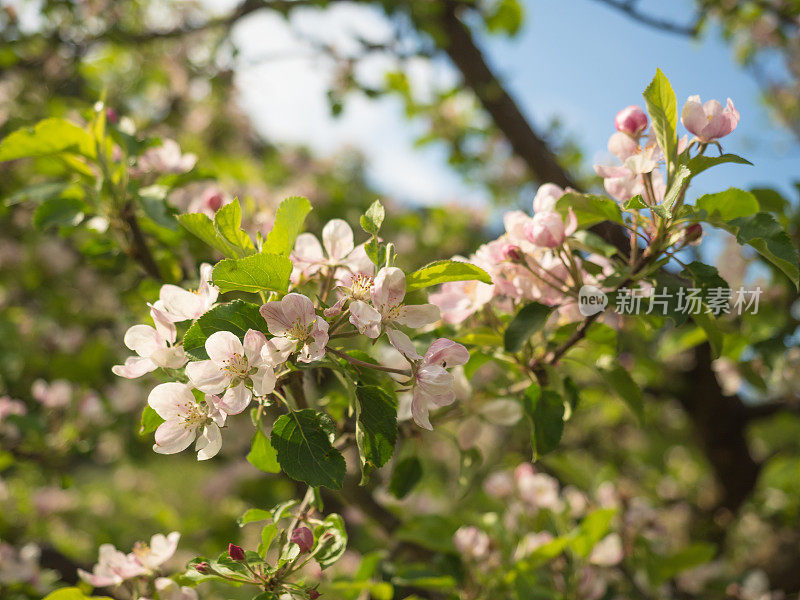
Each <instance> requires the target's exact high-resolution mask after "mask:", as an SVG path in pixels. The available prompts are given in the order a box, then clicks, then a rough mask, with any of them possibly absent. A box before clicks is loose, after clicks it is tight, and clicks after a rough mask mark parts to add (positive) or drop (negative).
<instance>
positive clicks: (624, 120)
mask: <svg viewBox="0 0 800 600" xmlns="http://www.w3.org/2000/svg"><path fill="white" fill-rule="evenodd" d="M614 127H616V128H617V131H619V132H620V133H624V134H626V135H629V136H631V137H636V136H638V135H639V134H640V133H642V132H643V131H644V130H645V129H646V128H647V114H646V113H645V112H644V111H643V110H642V109H641V108H640V107H638V106H636V105H635V104H631V105H630V106H627V107H625V108H623V109H622V110H621V111H619V112H618V113H617V116H616V117H614Z"/></svg>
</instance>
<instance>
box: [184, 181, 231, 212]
mask: <svg viewBox="0 0 800 600" xmlns="http://www.w3.org/2000/svg"><path fill="white" fill-rule="evenodd" d="M230 202H231V199H230V197H229V196H227V195H226V194H225V193H224V192H223V191H222V190H220V189H219V188H218V187H216V186H214V185H210V186H208V187H207V188H206V189H205V190H203V194H202V195H201V196H200V197H199V198H195V199H194V200H192V201H191V203H190V204H189V208H188V209H187V210H188V212H190V213H203V214H204V215H206V216H207V217H208V218H209V219H213V218H214V215H215V214H216V212H217V211H218V210H219V209H220V208H222V207H223V206H225V205H226V204H230Z"/></svg>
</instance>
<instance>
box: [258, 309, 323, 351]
mask: <svg viewBox="0 0 800 600" xmlns="http://www.w3.org/2000/svg"><path fill="white" fill-rule="evenodd" d="M261 316H262V317H264V320H265V321H266V322H267V328H268V329H269V332H270V333H271V334H272V335H274V336H275V337H274V338H272V339H271V340H270V344H268V345H267V346H266V347H265V349H264V350H263V351H262V355H263V358H264V360H265V361H281V358H283V360H284V361H285V360H286V358H288V356H289V355H290V354H291V353H292V352H295V351H297V349H298V346H299V347H300V349H299V351H300V356H299V357H298V359H299V360H300V361H301V362H314V361H315V360H320V359H321V358H322V357H323V356H325V346H326V345H327V343H328V322H327V321H325V319H321V318H319V317H318V316H317V314H316V313H315V312H314V304H313V302H311V300H309V299H308V298H306V297H305V296H303V295H302V294H294V293H292V294H286V295H285V296H284V297H283V298H281V299H280V300H274V301H272V302H267V303H266V304H264V305H263V306H262V307H261Z"/></svg>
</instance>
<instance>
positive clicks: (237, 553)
mask: <svg viewBox="0 0 800 600" xmlns="http://www.w3.org/2000/svg"><path fill="white" fill-rule="evenodd" d="M228 556H230V557H231V560H236V561H242V560H244V550H242V547H241V546H237V545H236V544H228Z"/></svg>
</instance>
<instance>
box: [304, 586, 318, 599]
mask: <svg viewBox="0 0 800 600" xmlns="http://www.w3.org/2000/svg"><path fill="white" fill-rule="evenodd" d="M306 594H308V597H309V598H311V600H317V598H319V592H318V591H317V590H314V589H309V590H306Z"/></svg>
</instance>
